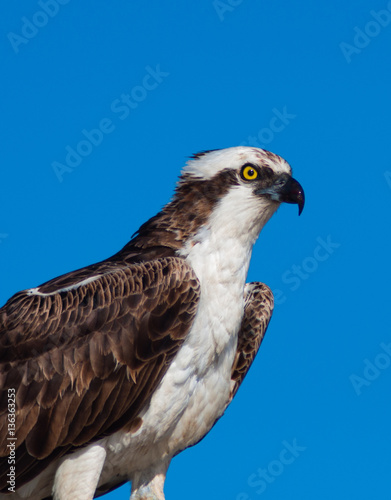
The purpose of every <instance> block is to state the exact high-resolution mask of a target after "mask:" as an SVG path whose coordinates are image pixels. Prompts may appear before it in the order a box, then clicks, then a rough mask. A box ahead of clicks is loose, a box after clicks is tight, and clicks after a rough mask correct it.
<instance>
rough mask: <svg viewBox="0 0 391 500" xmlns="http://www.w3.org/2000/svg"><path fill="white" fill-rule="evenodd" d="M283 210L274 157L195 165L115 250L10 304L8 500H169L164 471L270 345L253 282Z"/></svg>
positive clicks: (208, 155) (1, 355)
mask: <svg viewBox="0 0 391 500" xmlns="http://www.w3.org/2000/svg"><path fill="white" fill-rule="evenodd" d="M281 202H286V203H296V204H298V206H299V214H300V213H301V211H302V209H303V206H304V192H303V189H302V187H301V186H300V184H299V183H298V182H297V181H296V180H294V179H293V178H292V177H291V168H290V166H289V165H288V163H287V162H286V161H285V160H283V159H282V158H281V157H279V156H277V155H275V154H273V153H270V152H268V151H265V150H262V149H257V148H252V147H235V148H229V149H223V150H214V151H205V152H202V153H198V154H196V155H194V156H193V157H192V158H191V159H190V160H189V161H188V163H187V164H186V166H185V168H184V170H183V171H182V175H181V176H180V178H179V182H178V184H177V187H176V191H175V195H174V197H173V199H172V201H171V202H169V203H168V204H167V205H166V206H165V207H164V208H163V209H162V211H161V212H160V213H158V214H157V215H156V216H155V217H152V218H151V219H150V220H149V221H148V222H146V223H145V224H143V225H142V226H141V227H140V229H139V230H138V231H137V233H136V234H135V235H134V237H133V238H132V239H131V241H130V242H129V243H128V244H127V245H126V246H125V247H124V248H123V249H122V250H120V251H119V252H118V253H117V254H115V255H114V256H113V257H110V258H108V259H107V260H104V261H102V262H99V263H98V264H93V265H91V266H88V267H85V268H83V269H79V270H78V271H74V272H70V273H68V274H65V275H63V276H60V277H58V278H55V279H52V280H51V281H48V282H46V283H44V284H43V285H41V286H38V287H36V288H31V289H28V290H24V291H22V292H19V293H17V294H16V295H14V296H13V297H12V298H11V299H9V301H8V302H7V303H6V304H5V305H4V306H3V308H2V309H0V387H1V391H2V393H1V398H0V401H1V406H0V428H1V433H0V451H1V456H2V457H4V458H2V459H1V469H0V491H1V493H0V498H2V499H3V498H4V499H7V498H9V496H8V494H12V495H13V496H12V499H14V500H17V499H18V500H20V499H32V500H39V499H49V498H53V499H55V500H70V499H72V500H75V499H80V500H87V499H92V498H95V497H98V496H100V495H103V494H104V493H107V492H109V491H111V490H113V489H115V488H117V487H118V486H120V485H122V484H124V483H125V482H127V481H131V482H132V494H131V500H163V499H164V494H163V484H164V480H165V476H166V471H167V468H168V466H169V463H170V460H171V459H172V457H173V456H174V455H176V454H177V453H179V452H180V451H182V450H184V449H185V448H187V447H189V446H192V445H194V444H195V443H197V442H198V441H200V440H201V439H202V438H203V437H204V436H205V435H206V434H207V433H208V432H209V430H210V429H211V428H212V426H213V425H214V423H215V422H216V421H217V420H218V419H219V418H220V417H221V416H222V414H223V413H224V410H225V409H226V408H227V406H228V405H229V403H230V402H231V401H232V398H233V397H234V395H235V393H236V391H237V390H238V387H239V386H240V384H241V383H242V381H243V378H244V377H245V375H246V373H247V371H248V369H249V367H250V365H251V363H252V361H253V360H254V357H255V355H256V353H257V351H258V348H259V346H260V343H261V341H262V339H263V336H264V334H265V331H266V328H267V326H268V323H269V321H270V317H271V314H272V310H273V295H272V293H271V291H270V289H269V288H268V287H267V286H266V285H264V284H262V283H247V284H246V276H247V271H248V267H249V262H250V257H251V252H252V247H253V245H254V243H255V241H256V239H257V237H258V235H259V233H260V231H261V229H262V228H263V226H264V225H265V224H266V222H267V221H268V220H269V219H270V217H271V216H272V215H273V213H274V212H275V211H276V209H277V208H278V206H279V205H280V203H281ZM9 415H11V418H9ZM11 467H13V469H11ZM10 472H11V473H10ZM12 474H13V475H12ZM13 491H15V493H13ZM11 492H12V493H11Z"/></svg>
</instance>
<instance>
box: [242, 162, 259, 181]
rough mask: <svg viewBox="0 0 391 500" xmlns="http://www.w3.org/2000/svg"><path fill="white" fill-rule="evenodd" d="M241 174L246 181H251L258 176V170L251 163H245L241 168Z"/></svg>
mask: <svg viewBox="0 0 391 500" xmlns="http://www.w3.org/2000/svg"><path fill="white" fill-rule="evenodd" d="M241 176H242V178H243V179H245V180H246V181H253V180H254V179H256V178H257V177H258V171H257V170H256V169H255V168H254V167H252V166H251V165H245V166H244V167H243V168H242V171H241Z"/></svg>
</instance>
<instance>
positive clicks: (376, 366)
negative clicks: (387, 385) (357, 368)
mask: <svg viewBox="0 0 391 500" xmlns="http://www.w3.org/2000/svg"><path fill="white" fill-rule="evenodd" d="M380 349H381V351H380V352H379V354H377V355H376V356H375V358H374V359H373V361H371V360H369V359H368V358H365V359H364V361H363V363H364V369H363V371H362V374H361V375H357V374H356V373H352V374H351V375H350V377H349V380H350V382H351V383H352V386H353V389H354V391H355V393H356V394H357V396H360V395H361V392H362V388H363V387H369V386H370V385H371V384H372V382H374V381H375V380H377V379H378V378H379V377H380V375H381V373H382V371H384V370H386V369H387V368H389V367H390V365H391V343H389V344H385V343H384V342H382V343H381V344H380Z"/></svg>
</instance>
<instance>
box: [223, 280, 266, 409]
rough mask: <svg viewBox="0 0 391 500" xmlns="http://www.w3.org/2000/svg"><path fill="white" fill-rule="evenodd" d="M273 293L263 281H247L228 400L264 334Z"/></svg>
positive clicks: (247, 367)
mask: <svg viewBox="0 0 391 500" xmlns="http://www.w3.org/2000/svg"><path fill="white" fill-rule="evenodd" d="M273 305H274V300H273V293H272V291H271V290H270V288H269V287H267V286H266V285H264V284H263V283H259V282H254V283H247V285H246V288H245V306H244V315H243V319H242V325H241V328H240V331H239V336H238V347H237V350H236V356H235V359H234V362H233V365H232V372H231V380H232V389H231V396H230V402H231V401H232V399H233V397H234V396H235V394H236V393H237V391H238V389H239V386H240V384H241V383H242V382H243V379H244V377H245V376H246V374H247V372H248V370H249V369H250V366H251V364H252V362H253V361H254V358H255V356H256V354H257V352H258V349H259V346H260V345H261V342H262V340H263V337H264V336H265V333H266V329H267V326H268V324H269V321H270V318H271V317H272V313H273Z"/></svg>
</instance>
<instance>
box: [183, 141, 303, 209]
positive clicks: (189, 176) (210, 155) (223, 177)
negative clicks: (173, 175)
mask: <svg viewBox="0 0 391 500" xmlns="http://www.w3.org/2000/svg"><path fill="white" fill-rule="evenodd" d="M192 181H198V182H200V183H202V185H203V187H204V188H205V195H206V197H207V196H208V194H211V193H212V192H215V193H216V195H218V193H219V194H220V196H222V195H223V194H225V193H226V192H228V190H229V189H230V188H234V189H236V190H238V191H240V192H242V193H243V197H245V198H247V197H248V196H250V197H252V198H253V199H254V201H255V203H257V202H258V201H260V200H261V201H262V202H263V205H264V206H268V205H269V206H270V208H271V209H272V210H273V212H274V211H275V210H276V209H277V208H278V206H279V205H280V203H282V202H285V203H295V204H297V205H298V206H299V215H300V214H301V212H302V211H303V208H304V190H303V188H302V187H301V185H300V184H299V183H298V182H297V181H296V180H295V179H293V177H292V169H291V167H290V165H289V164H288V163H287V162H286V161H285V160H284V159H283V158H281V157H280V156H278V155H276V154H274V153H271V152H270V151H266V150H264V149H258V148H253V147H246V146H239V147H234V148H228V149H220V150H212V151H204V152H201V153H197V154H195V155H194V156H193V157H192V158H191V159H190V161H188V163H187V164H186V166H185V168H184V169H183V171H182V176H181V178H180V180H179V184H178V189H177V191H178V192H180V191H181V188H182V187H183V185H186V184H188V183H189V182H190V183H191V182H192ZM200 185H201V184H200ZM198 187H200V186H198Z"/></svg>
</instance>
